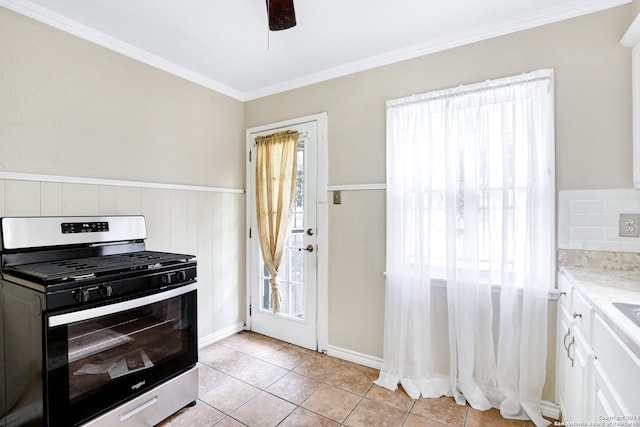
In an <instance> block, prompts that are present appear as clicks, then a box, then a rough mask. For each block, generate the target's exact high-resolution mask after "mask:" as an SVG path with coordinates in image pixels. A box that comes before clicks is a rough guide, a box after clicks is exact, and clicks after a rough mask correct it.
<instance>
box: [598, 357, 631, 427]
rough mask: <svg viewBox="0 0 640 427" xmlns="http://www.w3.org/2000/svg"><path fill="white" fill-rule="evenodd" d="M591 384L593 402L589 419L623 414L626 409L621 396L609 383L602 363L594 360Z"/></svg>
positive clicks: (600, 418) (602, 418)
mask: <svg viewBox="0 0 640 427" xmlns="http://www.w3.org/2000/svg"><path fill="white" fill-rule="evenodd" d="M593 386H594V390H593V391H594V402H593V411H592V413H591V419H593V420H596V421H601V420H605V419H607V418H606V417H614V416H623V415H625V414H626V413H628V411H627V410H626V409H625V408H623V407H622V406H621V405H622V398H620V396H618V395H617V391H616V390H615V389H614V387H613V386H612V385H611V382H610V380H609V378H608V377H607V374H606V373H605V372H604V369H603V367H602V364H601V363H600V362H599V361H598V360H596V361H594V362H593Z"/></svg>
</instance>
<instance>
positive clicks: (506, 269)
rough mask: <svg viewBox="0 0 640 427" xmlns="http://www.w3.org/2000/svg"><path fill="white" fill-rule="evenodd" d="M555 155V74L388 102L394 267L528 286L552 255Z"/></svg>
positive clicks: (390, 238) (390, 250) (437, 275)
mask: <svg viewBox="0 0 640 427" xmlns="http://www.w3.org/2000/svg"><path fill="white" fill-rule="evenodd" d="M553 153H554V138H553V74H552V71H551V70H541V71H537V72H534V73H528V74H523V75H520V76H516V77H510V78H507V79H500V80H494V81H489V82H484V83H480V84H477V85H471V86H461V87H458V88H454V89H447V90H443V91H437V92H431V93H427V94H424V95H416V96H412V97H407V98H402V99H398V100H393V101H389V102H388V103H387V197H388V209H387V210H388V218H387V222H388V227H390V230H392V231H393V232H392V233H389V232H388V233H387V235H388V248H387V249H388V250H387V256H388V264H389V263H391V264H393V260H394V259H395V260H396V261H402V262H401V263H400V264H398V265H401V266H402V267H401V270H402V271H403V273H404V274H407V273H408V272H410V271H411V270H415V271H413V273H415V272H416V271H417V270H420V271H422V272H424V270H425V269H426V270H428V271H429V274H430V276H431V277H432V278H444V279H446V278H447V277H448V275H450V274H452V273H451V272H456V274H457V275H462V276H465V275H466V276H468V277H469V278H470V279H472V278H473V279H474V280H480V281H482V282H484V283H491V284H515V285H519V286H523V285H524V283H525V282H526V281H527V280H528V279H527V278H528V277H530V276H531V269H532V268H537V267H534V266H533V265H532V264H531V262H529V261H530V257H531V256H533V252H535V251H537V250H539V249H540V244H541V243H540V242H542V245H543V246H544V247H545V248H546V249H548V250H549V251H551V252H553V235H554V233H555V231H554V230H555V226H554V216H555V204H554V201H555V186H554V156H553ZM540 236H543V237H542V239H540V238H538V237H540ZM389 259H390V260H389ZM387 270H388V272H389V271H393V268H392V266H390V265H388V266H387Z"/></svg>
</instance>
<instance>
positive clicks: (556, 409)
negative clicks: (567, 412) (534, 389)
mask: <svg viewBox="0 0 640 427" xmlns="http://www.w3.org/2000/svg"><path fill="white" fill-rule="evenodd" d="M540 409H541V411H542V415H544V416H545V417H547V418H552V419H554V420H560V405H558V404H557V403H553V402H547V401H546V400H543V401H542V405H541V407H540Z"/></svg>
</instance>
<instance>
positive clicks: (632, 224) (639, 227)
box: [618, 214, 640, 237]
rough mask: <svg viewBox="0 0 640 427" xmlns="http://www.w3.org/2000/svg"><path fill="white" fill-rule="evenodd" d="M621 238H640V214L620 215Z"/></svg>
mask: <svg viewBox="0 0 640 427" xmlns="http://www.w3.org/2000/svg"><path fill="white" fill-rule="evenodd" d="M618 227H619V233H618V234H619V235H620V237H640V214H620V222H619V224H618Z"/></svg>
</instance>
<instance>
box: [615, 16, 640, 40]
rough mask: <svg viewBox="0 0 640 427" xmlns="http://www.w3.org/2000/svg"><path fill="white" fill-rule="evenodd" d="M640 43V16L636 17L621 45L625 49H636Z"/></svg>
mask: <svg viewBox="0 0 640 427" xmlns="http://www.w3.org/2000/svg"><path fill="white" fill-rule="evenodd" d="M639 41H640V15H638V16H636V17H635V19H634V20H633V22H632V23H631V25H629V28H627V31H626V32H625V33H624V35H623V36H622V38H621V39H620V44H621V45H622V46H624V47H635V45H636V44H638V42H639Z"/></svg>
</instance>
